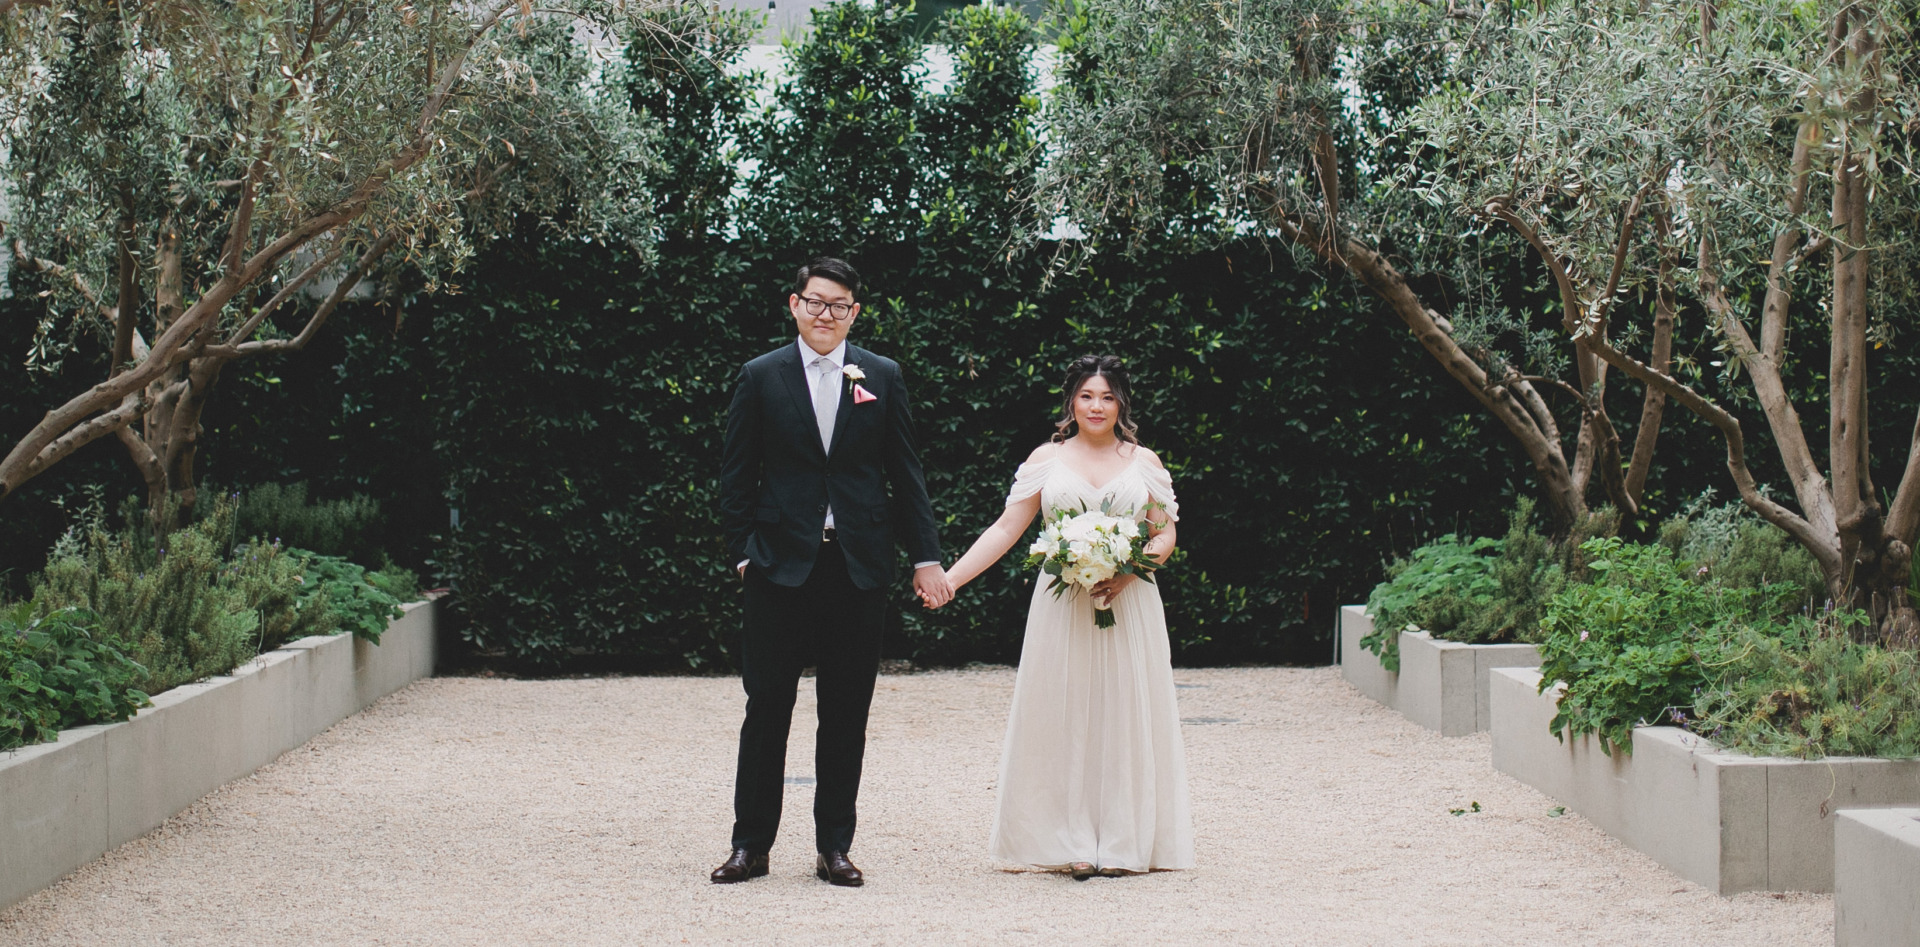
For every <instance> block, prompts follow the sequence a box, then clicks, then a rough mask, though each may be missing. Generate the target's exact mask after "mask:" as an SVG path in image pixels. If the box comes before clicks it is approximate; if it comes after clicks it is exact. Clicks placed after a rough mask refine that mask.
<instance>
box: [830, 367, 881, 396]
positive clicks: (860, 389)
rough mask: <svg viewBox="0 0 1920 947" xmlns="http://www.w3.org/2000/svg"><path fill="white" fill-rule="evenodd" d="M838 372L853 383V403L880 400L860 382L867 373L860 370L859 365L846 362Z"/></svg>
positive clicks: (864, 379)
mask: <svg viewBox="0 0 1920 947" xmlns="http://www.w3.org/2000/svg"><path fill="white" fill-rule="evenodd" d="M840 374H842V375H845V376H847V381H848V382H851V383H852V384H853V403H854V404H866V403H867V402H869V401H879V400H880V396H879V395H876V394H874V393H873V392H871V391H868V390H867V389H866V388H865V387H864V386H862V385H861V384H860V383H861V382H863V381H866V380H867V373H866V372H863V371H861V370H860V366H858V365H855V364H853V363H852V362H848V363H847V364H846V365H845V366H843V367H842V368H841V369H840Z"/></svg>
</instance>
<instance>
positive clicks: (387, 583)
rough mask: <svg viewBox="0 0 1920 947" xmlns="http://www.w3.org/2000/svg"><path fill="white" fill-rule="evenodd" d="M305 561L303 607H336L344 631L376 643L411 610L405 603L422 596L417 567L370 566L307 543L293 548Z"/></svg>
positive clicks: (302, 563)
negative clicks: (311, 549) (405, 608)
mask: <svg viewBox="0 0 1920 947" xmlns="http://www.w3.org/2000/svg"><path fill="white" fill-rule="evenodd" d="M287 554H288V555H289V556H291V557H292V558H294V559H295V560H297V561H298V562H299V563H300V570H301V577H302V580H303V581H302V583H301V586H300V595H299V600H300V603H301V607H302V608H313V607H316V606H317V607H321V608H325V609H327V610H328V611H330V612H332V613H333V617H334V621H335V622H336V623H337V625H338V627H339V628H340V630H342V631H348V632H352V633H353V636H354V637H355V638H360V639H363V640H365V641H369V642H372V643H374V644H379V643H380V635H381V633H382V632H385V631H386V630H387V625H388V624H390V623H392V622H393V620H394V619H396V618H399V617H400V616H401V615H403V614H405V611H403V610H402V609H401V608H400V606H401V605H402V604H404V603H406V602H411V601H413V600H415V599H416V598H418V597H419V591H420V590H419V587H418V586H419V583H418V582H417V581H416V580H415V579H414V576H413V573H411V572H408V571H406V570H405V569H401V568H398V567H393V566H389V567H387V568H385V569H378V570H374V571H368V570H367V568H366V567H365V566H362V565H360V564H359V563H356V562H352V561H349V560H347V559H343V558H341V557H339V556H327V555H322V554H320V553H316V552H308V551H306V550H303V549H288V550H287Z"/></svg>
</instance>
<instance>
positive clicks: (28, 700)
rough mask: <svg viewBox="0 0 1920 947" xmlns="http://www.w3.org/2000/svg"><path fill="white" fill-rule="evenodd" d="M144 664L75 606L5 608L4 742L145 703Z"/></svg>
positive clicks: (47, 736)
mask: <svg viewBox="0 0 1920 947" xmlns="http://www.w3.org/2000/svg"><path fill="white" fill-rule="evenodd" d="M144 674H145V669H144V668H142V667H140V665H138V664H135V663H134V662H133V661H131V660H129V659H128V658H127V656H126V655H124V654H122V653H121V652H120V650H119V649H118V648H116V647H114V645H113V643H112V642H110V641H108V640H107V639H106V638H105V637H104V636H102V635H100V634H99V632H98V630H97V619H96V618H95V616H93V615H91V614H89V613H87V612H85V611H82V610H80V609H77V608H60V609H54V610H52V611H48V612H45V613H40V610H39V609H38V608H36V607H35V605H34V603H32V602H22V603H20V604H18V605H15V606H13V607H11V608H8V609H6V610H4V611H0V750H12V749H15V748H18V747H21V746H25V745H27V744H31V743H41V742H45V741H47V740H52V739H54V738H56V737H58V736H59V735H60V731H61V730H63V729H66V728H68V727H80V726H85V725H87V724H92V723H108V722H111V721H115V720H125V719H127V718H128V717H131V716H133V713H134V711H136V710H139V709H140V708H141V707H144V706H146V704H147V695H146V694H145V693H143V692H142V691H140V690H139V689H138V688H136V687H134V686H133V684H134V682H135V681H136V680H138V679H139V678H140V677H142V676H143V675H144Z"/></svg>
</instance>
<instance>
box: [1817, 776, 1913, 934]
mask: <svg viewBox="0 0 1920 947" xmlns="http://www.w3.org/2000/svg"><path fill="white" fill-rule="evenodd" d="M1833 942H1834V944H1835V947H1880V945H1883V944H1920V809H1848V810H1844V811H1842V812H1841V813H1840V815H1839V817H1838V818H1837V819H1836V820H1835V821H1834V826H1833Z"/></svg>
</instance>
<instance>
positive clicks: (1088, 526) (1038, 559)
mask: <svg viewBox="0 0 1920 947" xmlns="http://www.w3.org/2000/svg"><path fill="white" fill-rule="evenodd" d="M1160 506H1161V504H1159V503H1148V504H1147V509H1149V510H1152V509H1156V508H1159V507H1160ZM1151 538H1153V527H1152V526H1151V525H1150V524H1148V522H1147V521H1146V520H1145V519H1144V518H1140V519H1136V518H1135V517H1134V513H1133V511H1128V512H1126V513H1123V514H1116V513H1114V512H1113V499H1112V498H1111V497H1109V498H1107V499H1105V500H1102V501H1101V503H1100V511H1099V512H1098V513H1095V512H1093V511H1092V510H1090V509H1088V508H1087V506H1086V504H1084V503H1083V504H1081V505H1080V508H1079V509H1077V510H1074V509H1059V510H1054V511H1053V512H1052V513H1050V514H1048V515H1047V517H1046V523H1045V524H1043V525H1042V526H1041V527H1040V537H1039V538H1038V539H1036V540H1035V541H1034V543H1033V545H1032V546H1031V547H1030V548H1029V549H1028V550H1027V561H1026V565H1027V568H1029V569H1031V568H1035V567H1038V568H1039V569H1040V571H1041V572H1043V573H1045V574H1047V575H1050V576H1052V577H1053V581H1052V582H1051V583H1050V584H1049V585H1048V586H1047V588H1048V591H1051V592H1052V593H1053V597H1054V598H1059V597H1060V596H1061V595H1063V594H1065V593H1066V591H1067V590H1068V589H1071V588H1074V587H1076V586H1078V587H1079V588H1082V589H1092V588H1093V587H1094V586H1095V585H1096V584H1098V583H1100V582H1102V581H1105V580H1106V579H1110V578H1113V577H1114V576H1117V575H1133V576H1139V577H1140V578H1142V579H1145V580H1147V581H1148V582H1152V581H1153V570H1155V569H1158V568H1160V563H1158V562H1155V561H1153V560H1152V559H1149V558H1147V555H1146V553H1145V552H1144V550H1145V549H1146V546H1147V540H1149V539H1151ZM1093 623H1094V625H1095V627H1099V628H1112V627H1113V609H1111V608H1101V607H1099V606H1097V605H1096V606H1095V607H1094V609H1093Z"/></svg>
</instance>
